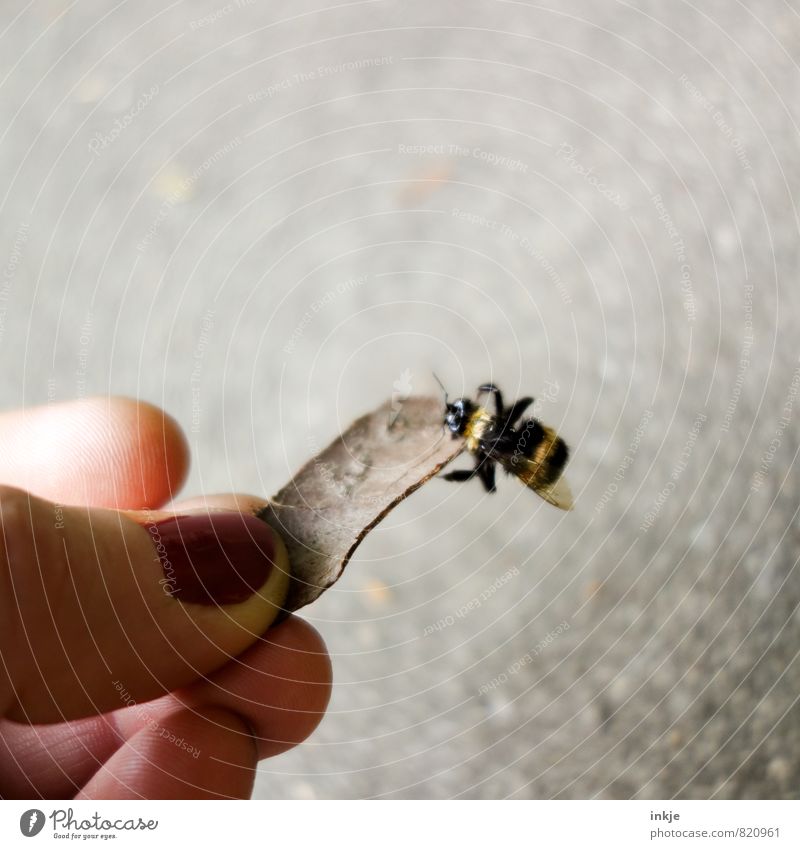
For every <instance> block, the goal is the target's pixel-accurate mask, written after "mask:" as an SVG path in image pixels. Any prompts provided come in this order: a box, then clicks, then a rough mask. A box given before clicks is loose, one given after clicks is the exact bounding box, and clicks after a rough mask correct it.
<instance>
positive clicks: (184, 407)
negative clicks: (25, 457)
mask: <svg viewBox="0 0 800 849" xmlns="http://www.w3.org/2000/svg"><path fill="white" fill-rule="evenodd" d="M3 18H4V21H3V22H2V25H1V26H0V79H2V83H1V84H0V99H1V100H2V114H3V121H2V136H1V137H0V161H1V162H2V169H0V181H1V182H2V187H0V199H1V200H0V215H1V216H2V228H0V241H1V244H0V262H1V263H2V266H3V275H2V279H0V344H2V354H3V363H4V368H3V370H2V374H1V375H0V382H1V384H2V390H3V405H4V407H5V408H9V409H10V408H13V407H17V406H20V405H32V404H39V403H46V402H47V401H48V400H61V399H68V398H74V397H80V396H84V395H90V394H101V395H103V394H107V393H117V394H128V395H134V396H138V397H140V398H144V399H146V400H148V401H151V402H154V403H156V404H159V405H161V406H163V407H164V408H165V409H166V410H167V411H168V412H169V413H171V414H172V415H173V416H175V417H176V418H177V419H178V420H179V421H180V423H181V424H182V425H183V427H184V428H185V430H186V433H187V435H188V437H189V440H190V443H191V447H192V451H193V468H192V474H191V478H190V481H189V484H188V487H187V490H186V492H187V494H189V493H191V494H199V493H211V492H220V491H227V490H237V491H251V492H253V493H256V494H261V495H268V494H270V493H274V492H276V491H277V490H278V489H279V488H280V487H281V486H282V485H283V484H284V483H285V482H286V480H287V479H288V478H289V477H290V476H291V474H292V473H293V471H294V470H296V468H297V467H298V466H299V465H300V464H302V463H303V462H304V461H305V460H307V459H308V458H309V457H310V456H311V455H312V454H313V453H315V451H317V450H319V449H320V448H321V447H322V446H324V445H325V444H326V443H327V442H328V441H329V440H330V439H331V438H333V437H334V436H335V435H336V434H337V433H338V432H339V431H340V429H342V428H343V427H346V426H347V424H349V422H350V421H351V420H352V419H353V418H354V417H356V416H358V415H360V414H362V413H364V412H366V411H368V410H370V409H371V408H373V407H374V406H376V405H377V404H379V403H381V402H382V401H384V400H385V399H386V398H388V397H390V396H391V395H392V393H393V392H395V393H398V392H399V393H401V394H431V393H438V392H439V389H438V387H437V386H436V383H435V382H434V380H433V377H432V372H433V371H436V373H437V374H438V375H439V376H440V377H441V378H442V380H443V381H444V383H445V384H446V385H447V387H448V389H449V391H450V393H451V395H456V394H462V393H466V394H472V393H474V390H475V387H476V386H477V385H478V384H479V383H481V382H484V381H487V380H494V381H495V382H497V383H499V384H500V385H501V386H502V387H503V388H504V390H505V392H506V395H507V397H508V398H509V399H510V400H512V399H513V397H514V396H518V395H523V394H532V395H535V396H536V398H537V413H538V415H540V416H541V418H542V419H543V420H545V421H546V422H548V423H550V424H551V425H553V426H555V427H557V428H558V430H559V432H560V433H561V434H562V435H563V436H564V438H565V439H566V440H567V441H568V442H569V443H570V445H571V446H572V448H573V455H572V459H571V461H570V463H569V466H568V469H567V475H568V478H569V481H570V483H571V486H572V489H573V491H574V493H575V497H576V505H577V506H576V509H575V511H574V512H572V513H561V512H560V511H558V510H556V509H554V508H552V507H550V506H549V505H547V504H546V503H544V502H543V501H541V500H540V499H537V498H536V497H535V496H534V495H533V494H531V493H530V492H528V491H525V490H524V489H523V488H522V487H520V486H519V485H518V484H517V483H516V482H515V481H513V480H505V479H503V480H501V481H500V483H501V484H502V485H501V486H500V489H499V492H498V493H497V494H496V495H492V496H489V495H486V494H485V493H484V492H483V491H482V489H481V487H480V485H479V484H478V483H477V482H470V483H468V484H464V485H461V486H453V485H450V484H446V483H443V482H438V481H432V482H431V483H430V484H429V485H428V486H426V487H425V488H423V489H422V490H421V491H420V492H419V493H418V494H417V495H415V496H414V497H413V498H412V499H409V500H408V501H407V502H406V503H404V504H403V505H402V506H401V507H400V508H399V509H397V510H396V511H395V512H394V513H393V514H392V515H391V516H390V517H389V519H388V520H387V521H386V522H384V523H383V524H382V525H381V526H380V527H379V528H378V529H377V530H376V531H375V532H374V533H373V534H372V535H370V537H369V538H368V539H367V541H366V542H365V544H364V545H363V546H362V547H361V548H360V549H359V551H358V553H357V556H356V557H355V559H354V560H353V562H352V563H351V565H350V566H349V568H348V570H347V572H346V573H345V576H344V578H343V579H342V580H341V581H340V582H339V584H338V585H337V586H336V587H335V589H334V590H332V591H331V592H328V593H327V594H326V595H325V596H324V597H323V598H322V599H321V600H319V601H318V602H317V603H315V604H314V605H313V606H311V607H309V608H306V609H305V610H304V611H303V615H304V616H306V617H307V618H308V619H309V620H310V621H311V622H312V623H313V624H314V625H315V626H316V627H317V628H318V629H319V630H320V631H321V633H322V634H323V636H324V638H325V640H326V641H327V644H328V646H329V648H330V651H331V654H332V657H333V667H334V678H335V686H334V691H333V698H332V702H331V706H330V711H329V713H328V715H327V716H326V718H325V719H324V720H323V722H322V724H321V726H320V727H319V729H318V730H317V731H316V733H315V734H314V735H313V737H311V739H309V740H308V741H307V742H306V743H305V744H304V745H302V746H300V747H299V748H297V749H295V750H293V751H291V752H289V753H287V754H285V755H282V756H280V757H277V758H274V759H272V760H269V761H265V762H263V763H262V764H261V766H260V769H259V775H258V779H257V783H256V791H255V794H256V795H257V796H259V797H273V798H274V797H277V798H332V797H335V798H341V797H345V798H363V797H381V798H437V799H438V798H450V797H465V798H502V797H513V798H549V797H559V798H585V797H600V798H629V797H639V798H652V797H672V796H678V797H687V798H691V797H709V796H714V797H722V798H730V797H733V798H737V797H751V798H752V797H758V798H761V797H779V798H792V797H793V798H797V797H798V792H799V791H798V787H800V707H798V697H799V695H800V660H798V652H797V647H798V636H799V635H800V614H798V602H799V601H800V584H799V583H798V577H799V576H798V569H797V568H796V566H797V554H798V521H797V512H798V504H800V502H799V501H798V494H799V492H800V485H798V479H797V451H798V447H800V440H799V439H798V427H797V424H798V420H799V419H800V409H798V406H800V400H798V388H800V370H799V368H800V361H799V360H798V355H799V354H800V345H798V332H797V315H798V301H799V300H800V291H799V290H798V268H800V264H799V263H798V259H799V258H800V251H799V250H798V210H797V206H796V198H797V192H798V187H799V186H800V146H799V145H798V120H800V101H798V97H797V93H798V91H799V90H800V85H799V83H800V73H798V66H797V61H798V58H799V57H800V14H798V11H797V8H796V7H795V6H794V5H793V4H790V3H786V2H783V1H782V0H753V1H752V2H749V3H746V4H744V3H739V2H727V0H703V2H700V3H698V4H690V3H683V2H679V3H669V4H665V3H658V2H656V0H635V2H631V3H627V2H621V0H620V2H615V0H609V2H605V3H591V2H589V0H564V2H559V3H544V4H542V3H534V2H527V0H524V2H517V0H498V1H497V2H489V0H481V2H478V0H458V2H456V0H440V2H437V3H431V2H421V1H420V2H418V1H417V0H407V2H399V0H356V2H343V3H338V4H337V3H328V2H325V0H294V2H291V3H290V2H288V1H287V0H272V2H267V0H232V1H231V2H228V3H224V2H223V0H187V1H186V2H177V3H173V4H169V5H164V4H162V3H160V2H151V0H139V2H135V3H134V2H121V3H117V4H101V5H100V6H98V4H91V3H88V2H77V3H67V2H62V0H37V2H32V3H29V4H18V3H13V4H10V6H9V7H8V8H6V10H5V15H4V16H3ZM461 462H462V463H463V464H464V465H465V466H466V465H468V463H467V461H466V460H464V461H461Z"/></svg>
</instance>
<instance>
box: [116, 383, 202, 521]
mask: <svg viewBox="0 0 800 849" xmlns="http://www.w3.org/2000/svg"><path fill="white" fill-rule="evenodd" d="M109 419H110V421H109V434H110V435H111V436H112V439H113V443H114V447H115V449H116V453H117V455H118V456H119V457H120V460H121V467H120V469H119V475H118V478H119V483H120V485H121V486H120V490H119V491H120V493H121V494H124V497H125V499H126V500H127V501H128V503H127V504H115V505H113V506H116V507H119V508H121V509H125V508H129V509H135V508H137V507H138V508H156V507H160V506H161V505H162V504H165V503H166V502H167V501H169V500H170V499H172V498H173V497H174V496H175V495H176V494H177V493H178V491H179V490H180V489H181V487H182V486H183V484H184V482H185V481H186V477H187V475H188V473H189V464H190V452H189V443H188V440H187V439H186V436H185V435H184V433H183V430H182V429H181V427H180V425H179V424H178V422H177V421H176V420H175V419H174V418H173V417H172V416H171V415H169V414H168V413H166V412H164V410H162V409H161V408H159V407H156V406H155V405H153V404H150V403H148V402H147V401H139V400H136V399H133V398H112V399H110V416H109ZM126 487H127V488H126ZM109 506H110V505H109Z"/></svg>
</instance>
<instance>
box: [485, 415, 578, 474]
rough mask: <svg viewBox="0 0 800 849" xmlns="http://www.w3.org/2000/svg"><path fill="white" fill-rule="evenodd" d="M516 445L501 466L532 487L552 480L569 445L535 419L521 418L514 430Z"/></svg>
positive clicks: (560, 467)
mask: <svg viewBox="0 0 800 849" xmlns="http://www.w3.org/2000/svg"><path fill="white" fill-rule="evenodd" d="M514 440H515V442H516V445H515V447H514V450H513V451H512V453H511V457H510V458H509V460H510V463H506V462H505V461H503V460H501V463H502V465H503V467H504V468H506V469H508V471H509V472H511V473H512V474H515V475H517V477H519V479H520V480H521V481H522V482H523V483H524V484H525V485H526V486H529V487H531V488H533V489H539V488H541V487H547V486H550V485H552V484H554V483H555V482H556V481H557V480H558V479H559V478H560V477H561V473H562V472H563V471H564V466H566V464H567V460H568V459H569V449H568V448H567V445H566V443H565V442H564V440H563V439H562V438H561V437H560V436H559V435H558V434H557V433H556V432H555V431H554V430H553V429H552V428H549V427H547V426H546V425H543V424H541V422H538V421H537V420H536V419H530V420H529V421H527V422H524V423H523V424H522V425H521V426H520V427H519V429H518V430H517V432H516V433H515V434H514Z"/></svg>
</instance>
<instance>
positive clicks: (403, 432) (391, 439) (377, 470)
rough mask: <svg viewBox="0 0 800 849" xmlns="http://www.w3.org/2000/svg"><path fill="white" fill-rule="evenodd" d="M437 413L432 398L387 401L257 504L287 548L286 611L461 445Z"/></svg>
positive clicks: (321, 587) (315, 591)
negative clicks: (288, 581) (289, 571)
mask: <svg viewBox="0 0 800 849" xmlns="http://www.w3.org/2000/svg"><path fill="white" fill-rule="evenodd" d="M442 415H443V405H442V401H441V399H440V398H425V397H423V398H409V399H407V400H405V401H403V402H402V404H399V403H398V402H397V401H395V402H390V401H387V402H386V403H385V404H383V405H382V406H380V407H378V409H377V410H374V411H373V412H371V413H368V414H367V415H366V416H362V417H361V418H360V419H358V420H357V421H355V422H354V423H353V424H352V425H350V427H349V428H348V429H347V430H346V431H345V432H344V433H343V434H342V435H341V436H340V437H338V438H337V439H335V440H334V441H333V442H332V443H331V444H330V445H329V446H328V447H327V448H326V449H325V450H324V451H322V452H320V453H319V454H318V455H317V456H316V457H313V458H312V459H311V460H310V461H309V462H308V463H306V465H305V466H303V468H302V469H300V471H299V472H298V473H297V474H296V475H295V476H294V478H292V480H291V481H289V483H288V484H287V485H286V486H285V487H284V488H283V489H282V490H281V491H280V492H279V493H278V494H277V495H276V496H275V497H274V498H273V499H272V502H271V503H270V504H269V505H268V506H267V507H265V508H264V509H263V510H261V511H260V512H259V514H258V515H259V517H260V518H262V519H263V520H264V521H265V522H268V523H269V524H270V525H272V527H273V528H275V530H276V531H278V533H280V534H281V536H282V537H283V541H284V542H285V543H286V547H287V549H288V550H289V562H290V563H291V566H292V579H291V585H290V587H289V595H288V597H287V599H286V603H285V605H284V607H285V610H286V611H287V612H291V611H293V610H298V609H299V608H301V607H304V606H305V605H307V604H310V603H311V602H312V601H314V599H316V598H317V597H318V596H319V595H320V594H321V593H323V592H324V591H325V590H327V589H328V588H329V587H331V586H332V585H333V584H334V583H335V582H336V581H337V580H338V579H339V577H340V576H341V574H342V572H343V571H344V567H345V566H346V565H347V562H348V561H349V560H350V558H351V557H352V555H353V552H354V551H355V550H356V548H357V547H358V545H359V544H360V543H361V541H362V540H363V539H364V537H365V536H366V535H367V534H368V533H369V532H370V531H371V530H372V529H373V528H374V527H375V525H377V524H378V522H380V521H381V519H383V518H384V516H386V515H387V514H388V513H389V512H390V511H391V510H392V508H393V507H395V506H397V505H398V504H399V503H400V502H401V501H402V500H403V499H404V498H407V497H408V496H409V495H410V494H411V493H412V492H414V490H416V489H419V487H421V486H422V484H424V483H425V482H426V481H428V480H430V479H431V478H432V477H433V476H434V475H435V474H437V472H439V471H440V470H441V469H442V468H443V467H444V466H446V465H447V464H448V463H449V462H450V461H451V460H452V459H454V458H455V457H457V456H458V455H459V454H460V453H461V451H463V449H464V442H463V440H462V439H453V438H452V436H451V434H450V433H448V432H447V431H445V430H444V428H443V426H442Z"/></svg>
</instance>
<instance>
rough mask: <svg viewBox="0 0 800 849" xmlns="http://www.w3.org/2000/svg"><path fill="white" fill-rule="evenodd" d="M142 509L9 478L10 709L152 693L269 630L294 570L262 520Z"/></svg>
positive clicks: (22, 716)
mask: <svg viewBox="0 0 800 849" xmlns="http://www.w3.org/2000/svg"><path fill="white" fill-rule="evenodd" d="M138 518H139V519H140V521H135V520H134V519H132V518H131V517H130V514H127V515H126V514H122V513H118V512H116V511H113V510H102V509H94V508H92V509H89V508H82V507H61V506H60V505H57V504H53V503H51V502H48V501H45V500H43V499H41V498H37V497H35V496H32V495H30V494H28V493H27V492H24V491H22V490H19V489H13V488H10V487H5V486H0V660H2V664H0V714H2V715H3V716H6V717H8V718H9V719H13V720H17V721H26V722H56V721H63V720H68V719H75V718H78V717H82V716H88V715H90V714H94V713H102V712H105V711H109V710H114V709H116V708H119V707H122V706H124V704H123V702H122V701H121V693H124V695H125V699H126V702H125V703H130V699H133V700H135V701H144V700H147V699H151V698H154V697H156V696H158V695H162V694H163V693H165V692H168V691H170V690H173V689H175V688H176V687H179V686H183V685H185V684H187V683H189V682H191V681H193V680H195V679H196V678H197V677H199V676H202V675H205V674H206V673H209V672H211V671H212V670H214V669H217V668H219V667H220V666H222V665H224V664H225V662H226V661H228V660H229V659H230V658H231V657H233V656H235V655H237V654H239V653H240V652H242V651H243V650H244V649H245V648H247V646H249V645H250V644H251V643H253V642H254V641H255V640H256V639H258V637H259V636H260V635H261V634H262V633H263V632H264V631H265V630H266V629H267V628H268V627H269V625H270V623H271V622H272V621H273V619H274V618H275V616H276V615H277V613H278V612H279V611H280V609H281V604H282V603H283V601H284V599H285V595H286V590H287V587H288V580H289V567H288V558H287V554H286V549H285V548H284V546H283V543H282V542H281V540H280V538H279V537H278V536H277V535H276V534H275V532H274V531H273V530H272V529H271V528H270V527H269V526H268V525H267V524H266V523H264V522H262V521H261V520H260V519H257V518H256V517H255V516H252V515H245V514H243V513H236V512H231V511H225V512H219V513H209V512H202V513H194V514H185V515H181V514H178V515H175V516H169V517H164V516H163V514H152V518H150V517H148V514H147V513H143V514H141V515H140V516H139V517H138Z"/></svg>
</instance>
